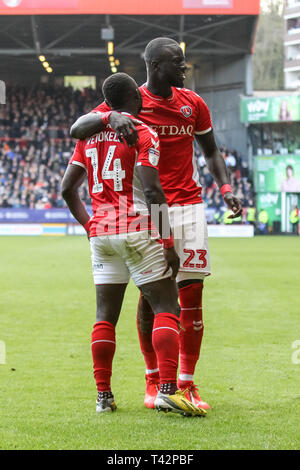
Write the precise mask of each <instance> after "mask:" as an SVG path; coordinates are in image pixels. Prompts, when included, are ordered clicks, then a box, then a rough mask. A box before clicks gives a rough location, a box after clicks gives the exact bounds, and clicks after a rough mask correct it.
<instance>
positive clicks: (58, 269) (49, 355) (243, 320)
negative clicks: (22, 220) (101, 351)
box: [0, 237, 300, 450]
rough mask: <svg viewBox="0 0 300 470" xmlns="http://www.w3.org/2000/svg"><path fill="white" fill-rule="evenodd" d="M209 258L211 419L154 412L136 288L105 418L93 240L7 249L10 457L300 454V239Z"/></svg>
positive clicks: (215, 247)
mask: <svg viewBox="0 0 300 470" xmlns="http://www.w3.org/2000/svg"><path fill="white" fill-rule="evenodd" d="M210 248H211V259H212V269H213V275H212V276H211V277H210V278H209V279H207V280H206V282H205V284H206V286H205V292H204V323H205V332H204V340H203V346H202V352H201V357H200V362H199V363H198V367H197V372H196V383H198V384H199V386H200V392H201V395H202V396H203V398H204V399H205V400H207V401H208V402H209V403H210V404H211V407H212V409H211V411H210V412H209V413H208V415H207V417H206V418H204V419H203V418H183V417H181V416H178V415H172V414H167V415H165V414H163V413H157V412H155V411H153V410H148V409H146V408H144V406H143V394H144V363H143V359H142V356H141V354H140V351H139V345H138V337H137V332H136V305H137V299H138V292H137V289H136V288H135V286H134V285H133V284H130V285H129V287H128V290H127V293H126V298H125V302H124V305H123V310H122V313H121V317H120V321H119V324H118V326H117V352H116V356H115V359H114V368H113V379H112V385H113V391H114V393H115V398H116V402H117V405H118V410H117V412H116V413H113V414H109V415H105V416H103V415H96V413H95V399H96V392H95V386H94V378H93V374H92V360H91V353H90V334H91V329H92V325H93V323H94V319H95V294H94V286H93V283H92V275H91V269H90V253H89V246H88V242H87V240H86V239H85V238H84V237H68V238H67V237H66V238H51V237H49V238H47V237H45V238H38V237H37V238H34V237H16V238H6V237H1V239H0V260H1V261H0V279H1V281H0V283H1V285H0V341H2V345H3V342H4V343H5V345H6V363H5V364H3V363H2V364H0V449H110V450H121V449H129V450H134V449H150V450H163V449H165V450H172V449H175V450H176V449H178V450H179V449H180V450H197V449H299V448H300V418H299V417H300V364H297V363H293V361H292V355H293V354H294V356H293V357H294V359H295V358H296V359H300V352H299V354H298V353H297V351H295V349H293V347H292V343H293V342H295V341H296V340H300V326H299V325H300V322H299V318H300V317H299V315H300V288H299V285H300V284H299V259H300V256H299V255H300V239H297V238H292V237H257V238H255V239H211V240H210ZM299 348H300V347H298V349H299ZM2 362H4V358H3V354H2ZM294 362H298V361H297V360H296V361H294Z"/></svg>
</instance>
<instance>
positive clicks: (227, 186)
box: [220, 184, 232, 197]
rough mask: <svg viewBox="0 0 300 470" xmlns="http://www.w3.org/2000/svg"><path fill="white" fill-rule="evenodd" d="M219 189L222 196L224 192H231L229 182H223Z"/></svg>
mask: <svg viewBox="0 0 300 470" xmlns="http://www.w3.org/2000/svg"><path fill="white" fill-rule="evenodd" d="M220 191H221V194H222V196H223V197H224V194H225V193H232V187H231V186H230V184H223V186H221V188H220Z"/></svg>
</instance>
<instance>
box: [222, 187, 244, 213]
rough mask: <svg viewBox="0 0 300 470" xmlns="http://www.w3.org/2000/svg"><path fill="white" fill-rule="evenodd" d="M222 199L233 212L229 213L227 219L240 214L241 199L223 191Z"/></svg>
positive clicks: (241, 208)
mask: <svg viewBox="0 0 300 470" xmlns="http://www.w3.org/2000/svg"><path fill="white" fill-rule="evenodd" d="M224 201H225V202H226V204H227V207H228V209H230V210H232V212H233V214H231V215H230V216H229V217H228V219H236V218H237V217H239V216H240V215H242V210H243V206H242V203H241V201H240V200H239V199H238V198H237V197H236V196H234V195H233V194H232V193H230V192H228V193H225V194H224Z"/></svg>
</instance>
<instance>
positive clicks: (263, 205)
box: [256, 193, 281, 225]
mask: <svg viewBox="0 0 300 470" xmlns="http://www.w3.org/2000/svg"><path fill="white" fill-rule="evenodd" d="M256 202H257V212H258V213H259V212H260V211H261V210H263V209H264V210H265V211H267V213H268V216H269V222H268V223H269V225H272V224H273V222H275V221H278V222H280V221H281V194H280V193H258V194H257V197H256Z"/></svg>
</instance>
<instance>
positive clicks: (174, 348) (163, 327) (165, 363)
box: [152, 312, 179, 384]
mask: <svg viewBox="0 0 300 470" xmlns="http://www.w3.org/2000/svg"><path fill="white" fill-rule="evenodd" d="M178 321H179V319H178V318H177V317H176V315H173V313H166V312H163V313H157V314H156V315H155V318H154V324H153V333H152V342H153V347H154V350H155V352H156V356H157V359H158V367H159V376H160V383H161V384H163V383H176V377H177V368H178V353H179V331H178V330H179V328H178Z"/></svg>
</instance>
